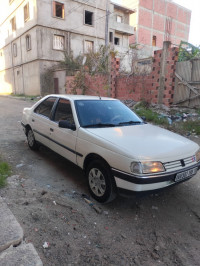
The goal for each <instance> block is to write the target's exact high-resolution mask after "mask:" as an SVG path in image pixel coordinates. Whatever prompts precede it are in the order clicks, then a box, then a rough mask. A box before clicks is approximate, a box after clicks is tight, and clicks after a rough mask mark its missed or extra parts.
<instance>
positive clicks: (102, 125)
mask: <svg viewBox="0 0 200 266" xmlns="http://www.w3.org/2000/svg"><path fill="white" fill-rule="evenodd" d="M115 126H116V125H115V124H106V123H105V124H104V123H97V124H90V125H85V126H83V127H84V128H89V127H115Z"/></svg>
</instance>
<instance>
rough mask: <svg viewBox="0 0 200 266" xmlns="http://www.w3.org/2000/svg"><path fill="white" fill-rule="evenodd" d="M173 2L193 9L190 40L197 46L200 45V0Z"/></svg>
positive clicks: (175, 0)
mask: <svg viewBox="0 0 200 266" xmlns="http://www.w3.org/2000/svg"><path fill="white" fill-rule="evenodd" d="M173 2H176V3H177V4H179V5H181V6H184V7H186V8H188V9H190V10H191V11H192V17H191V22H190V35H189V42H190V43H192V44H193V45H195V46H200V30H199V27H200V0H174V1H173Z"/></svg>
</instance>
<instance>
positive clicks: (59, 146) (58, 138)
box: [50, 98, 77, 163]
mask: <svg viewBox="0 0 200 266" xmlns="http://www.w3.org/2000/svg"><path fill="white" fill-rule="evenodd" d="M61 120H64V121H68V122H69V123H70V124H73V123H74V118H73V114H72V109H71V103H70V101H69V100H66V99H62V98H60V99H59V101H58V103H57V106H56V109H55V113H54V115H53V117H52V121H51V127H50V148H51V149H52V150H53V151H55V152H57V153H59V154H60V155H62V156H63V157H65V158H67V159H68V160H70V161H72V162H73V163H76V139H77V130H71V129H68V128H61V127H59V126H58V122H59V121H61Z"/></svg>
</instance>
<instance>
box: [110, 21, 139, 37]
mask: <svg viewBox="0 0 200 266" xmlns="http://www.w3.org/2000/svg"><path fill="white" fill-rule="evenodd" d="M110 29H113V30H115V32H120V33H123V34H127V35H133V34H134V28H133V27H132V26H130V25H128V24H125V23H121V22H117V21H112V22H111V23H110Z"/></svg>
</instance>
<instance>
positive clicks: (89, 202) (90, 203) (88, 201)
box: [84, 198, 94, 206]
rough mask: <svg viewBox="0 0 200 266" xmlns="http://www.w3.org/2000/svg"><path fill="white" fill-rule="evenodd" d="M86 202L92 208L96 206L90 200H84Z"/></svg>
mask: <svg viewBox="0 0 200 266" xmlns="http://www.w3.org/2000/svg"><path fill="white" fill-rule="evenodd" d="M84 200H85V202H87V203H88V204H89V205H90V206H93V205H94V204H93V203H92V201H90V200H89V199H87V198H84Z"/></svg>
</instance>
